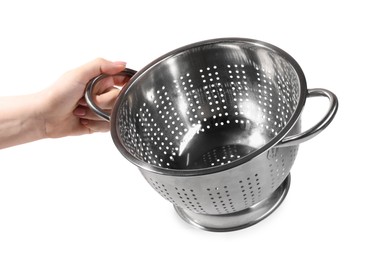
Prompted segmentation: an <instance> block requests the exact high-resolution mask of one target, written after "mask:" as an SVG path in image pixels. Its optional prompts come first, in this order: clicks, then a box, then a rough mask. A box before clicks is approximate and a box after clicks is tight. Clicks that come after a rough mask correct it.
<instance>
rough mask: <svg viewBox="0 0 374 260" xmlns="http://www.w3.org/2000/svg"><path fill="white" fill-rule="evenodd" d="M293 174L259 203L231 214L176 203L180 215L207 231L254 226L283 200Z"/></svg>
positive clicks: (224, 230) (222, 230)
mask: <svg viewBox="0 0 374 260" xmlns="http://www.w3.org/2000/svg"><path fill="white" fill-rule="evenodd" d="M290 183H291V176H290V174H288V176H287V178H286V179H285V180H284V181H283V183H282V184H281V185H280V186H279V187H278V188H277V189H276V190H275V191H274V192H273V193H272V194H271V195H270V196H269V197H268V198H267V199H264V200H262V201H260V202H259V203H257V204H255V205H253V206H251V207H249V208H247V209H244V210H242V211H238V212H235V213H230V214H222V215H208V214H199V213H195V212H192V211H190V210H184V209H183V208H180V207H178V206H175V205H174V208H175V210H176V211H177V213H178V215H179V216H180V217H181V218H182V219H183V220H184V221H186V222H187V223H189V224H191V225H193V226H195V227H198V228H200V229H203V230H207V231H214V232H226V231H234V230H239V229H243V228H246V227H249V226H252V225H254V224H256V223H258V222H260V221H261V220H263V219H265V218H266V217H267V216H269V215H270V214H271V213H273V212H274V211H275V210H276V209H277V208H278V207H279V205H280V204H281V203H282V202H283V200H284V198H285V197H286V195H287V193H288V190H289V188H290Z"/></svg>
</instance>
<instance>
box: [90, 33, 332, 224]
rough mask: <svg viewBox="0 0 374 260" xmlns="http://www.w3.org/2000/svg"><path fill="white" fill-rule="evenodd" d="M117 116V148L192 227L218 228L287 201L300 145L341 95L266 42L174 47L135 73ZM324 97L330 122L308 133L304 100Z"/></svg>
mask: <svg viewBox="0 0 374 260" xmlns="http://www.w3.org/2000/svg"><path fill="white" fill-rule="evenodd" d="M121 74H122V75H124V76H132V75H133V74H135V75H134V76H133V77H132V78H131V79H130V81H129V82H128V84H127V87H126V88H123V90H122V91H121V93H120V95H119V97H118V99H117V101H116V104H115V106H114V108H113V111H112V113H111V115H109V114H107V113H105V112H104V111H102V110H101V109H100V108H98V107H97V106H96V105H95V104H94V103H93V102H92V98H91V95H92V93H91V92H92V89H93V88H94V87H95V85H97V84H98V82H99V81H100V80H101V79H103V78H105V77H107V76H108V75H100V76H98V77H96V78H95V79H93V80H92V81H91V82H90V83H89V84H88V87H87V92H86V98H87V101H88V104H89V105H90V107H91V108H92V109H93V110H94V111H95V112H96V113H97V114H98V115H100V116H101V117H103V118H105V119H107V120H110V121H111V133H112V137H113V140H114V143H115V144H116V146H117V148H118V149H119V150H120V152H121V153H122V154H123V155H124V156H125V158H127V159H128V160H130V161H131V162H133V163H134V164H136V165H137V166H138V167H139V169H140V171H141V172H142V174H143V175H144V177H145V178H146V180H147V181H148V182H149V183H150V185H151V186H152V187H153V188H154V189H155V190H156V191H157V192H158V193H159V194H160V195H161V196H163V197H164V198H165V199H167V200H169V201H170V202H171V203H173V204H174V205H175V208H176V210H177V212H178V213H179V215H180V216H181V217H182V218H183V219H184V220H186V221H188V222H190V223H192V224H194V225H196V226H198V227H201V228H204V229H207V230H213V231H227V230H235V229H239V228H243V227H246V226H249V225H252V224H254V223H256V222H258V221H260V220H261V219H263V218H264V217H266V216H267V215H269V214H270V213H271V212H272V211H274V209H275V208H276V207H277V206H278V205H279V204H280V203H281V202H282V200H283V199H284V197H285V195H286V193H287V190H288V187H289V172H290V169H291V167H292V164H293V162H294V160H295V158H296V155H297V150H298V144H299V143H301V142H303V141H305V140H307V139H310V138H312V137H313V136H315V135H316V134H318V133H319V132H320V131H321V130H322V129H324V128H325V127H326V126H327V125H328V124H329V123H330V122H331V121H332V119H333V117H334V115H335V113H336V111H337V106H338V103H337V99H336V97H335V95H334V94H333V93H331V92H330V91H328V90H324V89H312V90H308V89H307V88H306V81H305V78H304V74H303V72H302V70H301V68H300V67H299V65H298V64H297V63H296V61H295V60H294V59H293V58H292V57H291V56H289V55H288V54H287V53H285V52H284V51H282V50H280V49H279V48H277V47H275V46H273V45H270V44H268V43H264V42H260V41H256V40H250V39H240V38H225V39H215V40H209V41H204V42H199V43H195V44H191V45H188V46H185V47H182V48H179V49H177V50H174V51H172V52H170V53H168V54H166V55H164V56H162V57H160V58H158V59H156V60H155V61H153V62H152V63H150V64H149V65H148V66H146V67H145V68H143V69H142V70H141V71H139V72H137V73H135V71H132V70H126V71H124V72H122V73H121ZM313 96H325V97H327V98H329V100H330V107H329V111H328V113H327V114H326V115H325V117H324V118H323V119H322V120H321V121H320V122H318V123H317V124H316V125H315V126H314V127H312V128H311V129H309V130H307V131H304V132H302V133H301V131H300V129H301V123H300V120H298V119H299V116H300V113H301V111H302V108H303V106H304V103H305V100H306V98H307V97H313Z"/></svg>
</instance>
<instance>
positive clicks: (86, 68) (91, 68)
mask: <svg viewBox="0 0 374 260" xmlns="http://www.w3.org/2000/svg"><path fill="white" fill-rule="evenodd" d="M125 68H126V62H123V61H116V62H111V61H108V60H105V59H103V58H97V59H95V60H93V61H91V62H88V63H86V64H84V65H82V66H81V67H79V68H78V69H76V70H75V71H76V73H77V74H76V76H77V77H78V78H79V79H80V81H82V83H83V84H86V83H87V82H88V81H89V80H91V79H92V78H93V77H96V76H98V75H100V74H103V73H104V74H109V75H113V74H116V73H119V72H121V71H122V70H124V69H125Z"/></svg>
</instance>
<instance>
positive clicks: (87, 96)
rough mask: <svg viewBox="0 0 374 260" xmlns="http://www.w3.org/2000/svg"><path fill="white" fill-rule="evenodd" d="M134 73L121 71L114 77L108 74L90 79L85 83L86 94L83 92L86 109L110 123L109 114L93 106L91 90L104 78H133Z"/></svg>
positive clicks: (127, 70)
mask: <svg viewBox="0 0 374 260" xmlns="http://www.w3.org/2000/svg"><path fill="white" fill-rule="evenodd" d="M135 73H136V71H135V70H132V69H127V68H126V69H125V70H123V71H121V72H120V73H117V74H115V75H108V74H100V75H99V76H97V77H95V78H93V79H91V80H90V81H89V82H88V83H87V86H86V92H85V95H84V97H85V99H86V102H87V105H88V107H89V108H90V109H91V110H92V111H93V112H94V113H95V114H96V115H98V116H99V117H100V118H102V119H104V120H106V121H110V114H109V113H107V112H105V111H104V110H102V109H101V108H100V107H99V106H98V105H96V104H95V102H94V100H93V90H94V88H95V86H96V84H97V83H98V82H99V81H100V80H102V79H104V78H106V77H111V76H125V77H130V78H131V77H132V76H134V75H135Z"/></svg>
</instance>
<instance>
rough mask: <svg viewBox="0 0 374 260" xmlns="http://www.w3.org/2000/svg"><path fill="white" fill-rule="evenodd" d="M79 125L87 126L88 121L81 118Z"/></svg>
mask: <svg viewBox="0 0 374 260" xmlns="http://www.w3.org/2000/svg"><path fill="white" fill-rule="evenodd" d="M80 121H81V124H82V125H88V120H87V119H83V118H81V120H80Z"/></svg>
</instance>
